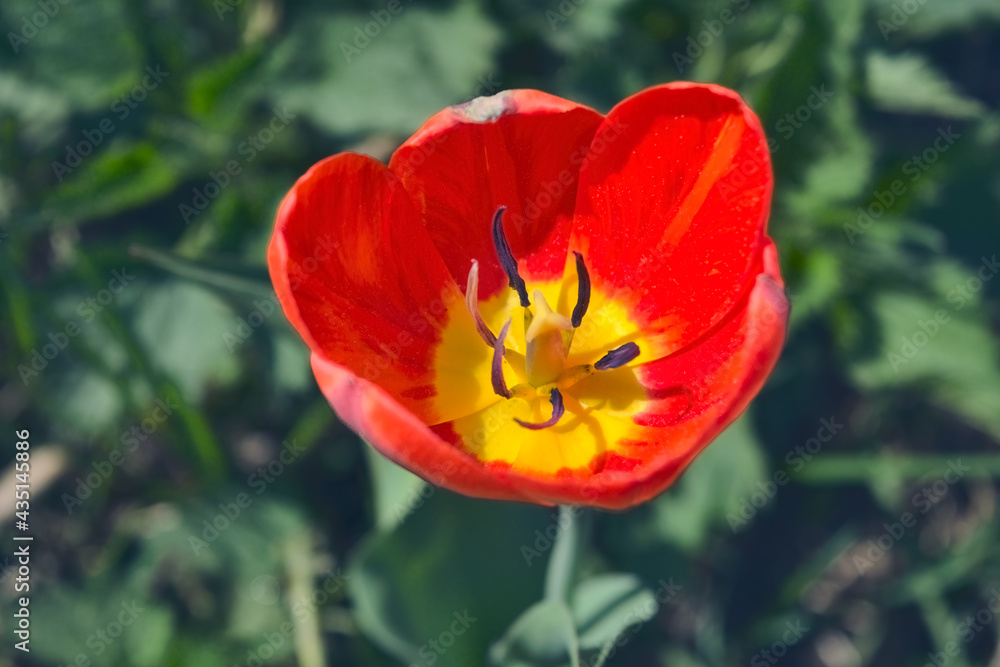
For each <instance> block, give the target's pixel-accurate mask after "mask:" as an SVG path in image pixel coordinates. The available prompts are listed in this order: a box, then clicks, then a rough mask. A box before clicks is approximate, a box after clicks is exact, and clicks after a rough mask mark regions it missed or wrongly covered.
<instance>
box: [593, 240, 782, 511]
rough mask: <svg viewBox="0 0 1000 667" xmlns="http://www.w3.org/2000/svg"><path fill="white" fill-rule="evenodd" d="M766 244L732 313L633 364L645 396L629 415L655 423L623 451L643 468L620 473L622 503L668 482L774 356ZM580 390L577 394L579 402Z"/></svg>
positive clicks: (772, 265) (775, 319)
mask: <svg viewBox="0 0 1000 667" xmlns="http://www.w3.org/2000/svg"><path fill="white" fill-rule="evenodd" d="M766 243H767V245H766V246H765V247H764V250H763V253H762V256H761V257H760V260H759V261H758V263H757V270H758V271H760V273H759V274H758V275H757V277H756V279H755V282H754V287H753V290H752V291H751V292H750V293H749V294H748V295H745V296H744V300H743V301H742V302H741V305H740V306H739V307H738V309H737V310H736V311H735V313H734V314H733V316H732V317H731V318H730V319H728V320H726V321H724V322H722V323H720V324H719V325H718V326H717V327H716V328H715V329H714V330H713V331H711V332H709V334H707V335H706V337H705V338H704V339H703V340H701V341H698V343H697V344H695V345H692V346H690V347H688V348H687V349H685V350H684V351H683V352H681V353H678V354H676V355H673V356H670V357H665V358H662V359H659V360H657V361H653V362H650V363H647V364H643V365H641V366H639V367H638V368H637V369H636V371H635V373H636V378H637V379H638V380H639V383H640V384H641V385H642V386H643V387H644V388H645V390H646V393H647V395H649V396H650V400H649V402H648V404H647V405H646V406H644V407H643V408H642V411H641V412H639V413H638V414H633V415H632V416H631V417H632V420H633V421H634V422H635V423H637V424H640V425H645V426H651V427H656V428H652V429H649V430H647V431H646V435H647V436H652V437H646V438H645V441H644V442H634V443H630V445H631V448H630V451H629V453H630V454H631V455H632V456H634V457H636V458H639V459H641V460H642V466H641V467H638V468H636V469H635V470H634V471H633V472H632V476H631V479H630V480H629V479H627V478H625V477H621V478H620V479H621V482H620V484H621V487H622V490H621V491H620V493H621V494H622V497H621V498H619V499H618V501H619V502H620V503H621V505H620V506H622V507H625V506H629V505H632V504H636V503H640V502H643V501H645V500H648V499H649V498H652V497H653V496H655V495H657V494H658V493H660V492H661V491H662V490H663V489H664V488H666V487H667V486H668V485H669V484H671V483H672V482H673V481H674V479H676V478H677V477H678V476H679V475H680V473H681V472H683V470H684V469H685V468H686V467H687V466H688V464H689V463H691V461H693V460H694V458H695V457H696V456H697V455H698V454H699V453H700V452H701V451H702V449H704V448H705V447H706V446H707V445H708V444H709V443H710V442H711V441H712V440H713V439H715V437H716V436H718V435H719V433H721V432H722V431H723V429H725V428H726V427H727V426H728V425H729V424H730V423H731V422H732V421H733V420H735V419H736V417H738V416H739V414H740V413H741V412H742V411H743V410H744V409H745V408H746V406H747V405H748V404H749V403H750V400H751V399H752V398H753V397H754V396H755V395H756V394H757V392H758V391H759V390H760V388H761V386H763V384H764V380H765V379H766V378H767V376H768V374H770V372H771V369H772V368H773V367H774V364H775V363H776V362H777V359H778V355H779V354H780V352H781V347H782V345H783V344H784V340H785V329H786V323H787V316H788V301H787V298H786V297H785V292H784V289H783V283H782V281H781V276H780V275H779V274H778V262H777V254H776V251H775V249H774V245H773V243H771V242H770V240H769V239H768V240H767V242H766ZM623 370H627V369H623ZM615 372H618V371H615ZM598 379H600V376H599V375H597V376H593V380H594V381H597V380H598ZM589 381H591V379H590V378H588V380H587V382H589ZM581 384H583V383H581ZM582 390H583V388H581V390H578V391H577V392H576V395H577V397H578V398H579V399H580V400H581V402H584V403H585V402H586V397H585V396H581V391H582ZM602 475H603V476H608V475H609V473H608V472H607V471H605V472H604V473H602ZM611 475H615V473H611ZM609 483H610V480H609Z"/></svg>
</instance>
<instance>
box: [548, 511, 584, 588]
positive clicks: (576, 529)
mask: <svg viewBox="0 0 1000 667" xmlns="http://www.w3.org/2000/svg"><path fill="white" fill-rule="evenodd" d="M587 516H588V514H587V511H586V510H585V509H584V508H582V507H571V506H569V505H560V506H559V523H558V526H557V527H558V529H559V532H558V533H557V534H556V539H555V544H554V545H553V546H552V555H551V556H550V557H549V566H548V569H547V570H546V572H545V599H546V600H559V601H562V602H568V601H569V592H570V588H571V587H572V586H573V584H574V582H575V580H576V570H577V567H578V565H579V562H578V561H579V555H580V548H581V547H582V545H583V541H584V536H585V534H586V532H587V531H586V530H585V527H586V526H585V523H586V517H587Z"/></svg>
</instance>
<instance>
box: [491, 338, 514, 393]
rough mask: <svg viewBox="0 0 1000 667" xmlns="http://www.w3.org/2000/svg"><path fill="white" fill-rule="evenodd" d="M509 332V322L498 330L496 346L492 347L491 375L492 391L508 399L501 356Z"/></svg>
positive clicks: (508, 391)
mask: <svg viewBox="0 0 1000 667" xmlns="http://www.w3.org/2000/svg"><path fill="white" fill-rule="evenodd" d="M509 330H510V320H507V323H506V324H504V325H503V328H502V329H500V335H499V336H497V342H496V345H494V346H493V372H492V373H491V375H492V379H493V391H495V392H496V394H497V396H503V397H504V398H510V390H509V389H507V381H506V380H504V377H503V355H504V353H505V351H506V350H505V349H504V346H503V343H504V341H505V340H507V332H508V331H509Z"/></svg>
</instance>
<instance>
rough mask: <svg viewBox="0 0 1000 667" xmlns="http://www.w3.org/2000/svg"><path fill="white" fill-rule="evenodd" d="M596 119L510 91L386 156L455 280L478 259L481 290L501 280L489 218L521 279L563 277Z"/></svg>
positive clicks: (455, 114)
mask: <svg viewBox="0 0 1000 667" xmlns="http://www.w3.org/2000/svg"><path fill="white" fill-rule="evenodd" d="M600 122H601V115H600V114H599V113H597V112H596V111H594V110H592V109H589V108H587V107H584V106H581V105H579V104H575V103H573V102H569V101H567V100H563V99H561V98H558V97H554V96H552V95H547V94H545V93H541V92H538V91H534V90H508V91H504V92H502V93H499V94H497V95H494V96H492V97H483V98H478V99H476V100H473V101H472V102H469V103H467V104H463V105H460V106H457V107H451V108H448V109H445V110H444V111H442V112H441V113H439V114H437V115H435V116H433V117H432V118H430V120H428V121H427V122H426V123H425V124H424V126H423V127H422V128H421V129H420V130H418V131H417V133H416V134H414V135H413V136H412V137H411V138H410V139H409V140H408V141H407V142H406V143H405V144H403V145H402V146H401V147H400V148H399V150H397V151H396V153H395V154H394V155H393V156H392V160H391V161H390V163H389V168H390V169H392V171H393V172H395V173H396V174H398V175H399V176H400V178H402V179H403V182H404V184H405V185H406V189H407V190H408V191H409V192H410V194H411V195H412V197H413V200H414V202H416V204H417V207H418V208H419V209H420V211H421V213H422V214H423V216H424V224H425V225H426V226H427V229H428V230H430V233H431V238H432V239H433V241H434V243H435V245H436V246H437V247H438V249H439V250H440V251H441V255H442V256H443V257H444V261H445V264H446V265H447V266H448V269H449V270H450V271H451V273H452V275H453V276H454V277H455V280H456V281H457V282H458V284H459V285H461V286H463V287H464V286H465V279H466V277H467V276H468V274H469V268H470V266H471V263H472V260H473V259H476V260H479V262H480V265H479V294H480V298H482V299H487V298H489V297H490V296H493V295H494V294H496V293H497V292H499V291H500V290H501V289H503V288H504V287H505V285H506V283H507V280H506V277H505V276H504V273H503V270H502V269H501V268H500V265H499V263H498V262H497V259H496V251H495V250H494V248H493V241H492V239H491V236H490V223H491V222H492V220H493V215H494V213H496V210H497V208H499V207H500V206H506V207H507V213H506V215H505V219H504V229H505V231H506V234H507V239H508V241H509V243H510V246H511V249H512V250H513V253H514V257H516V258H517V259H518V260H519V263H520V271H521V275H522V277H524V278H525V279H527V280H529V281H531V280H546V279H551V278H558V277H560V276H561V275H562V272H563V268H564V266H565V262H566V245H567V242H568V238H569V230H570V226H571V219H572V217H573V207H574V203H575V200H576V186H577V179H578V176H579V170H580V164H581V163H582V162H583V159H584V157H585V155H586V153H587V150H588V147H589V146H590V143H591V140H592V139H593V137H594V131H595V130H596V129H597V126H598V125H599V124H600Z"/></svg>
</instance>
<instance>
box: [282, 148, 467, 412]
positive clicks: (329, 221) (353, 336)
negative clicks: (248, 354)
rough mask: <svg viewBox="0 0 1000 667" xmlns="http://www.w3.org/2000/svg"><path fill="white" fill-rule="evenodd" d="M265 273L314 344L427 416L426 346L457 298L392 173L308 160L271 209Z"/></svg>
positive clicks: (354, 163) (362, 159)
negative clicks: (309, 163)
mask: <svg viewBox="0 0 1000 667" xmlns="http://www.w3.org/2000/svg"><path fill="white" fill-rule="evenodd" d="M268 265H269V267H270V271H271V279H272V281H273V282H274V285H275V290H276V291H277V294H278V298H279V300H280V301H281V304H282V307H283V308H284V310H285V314H286V315H287V317H288V319H289V321H290V322H291V323H292V325H293V326H294V327H295V328H296V329H297V330H298V332H299V334H301V335H302V337H303V338H304V339H305V340H306V342H307V343H308V344H309V347H310V348H311V349H312V350H313V351H314V352H319V353H322V354H323V355H324V356H325V357H327V358H328V359H330V360H332V361H335V362H336V363H338V364H341V365H343V366H344V367H346V368H349V369H350V370H351V371H352V372H353V373H355V374H356V375H359V376H361V377H365V378H367V379H369V380H372V381H373V382H375V383H377V384H378V385H380V386H381V387H383V388H385V389H386V390H388V391H389V392H390V393H392V394H393V395H394V396H396V397H397V399H398V400H400V401H401V402H402V403H403V404H404V405H405V406H406V407H407V408H408V409H410V410H413V411H414V412H416V413H417V414H419V415H420V416H421V417H423V418H426V419H429V420H436V419H438V418H440V417H441V415H437V414H436V413H435V410H434V408H433V407H432V404H433V400H432V399H433V396H434V394H435V391H434V381H435V378H434V374H433V371H432V366H433V363H432V362H433V352H434V345H435V344H436V343H437V341H438V340H440V332H441V330H442V329H443V327H444V325H445V323H446V321H447V318H448V314H447V310H448V307H450V306H452V305H453V304H458V306H460V307H462V308H463V309H464V306H463V305H462V296H461V292H460V291H459V289H458V287H457V286H456V285H455V282H454V280H452V278H451V276H450V274H449V273H448V271H447V269H446V268H445V266H444V263H443V262H442V261H441V257H440V255H439V254H438V253H437V250H436V249H435V248H434V245H433V244H432V243H431V240H430V237H429V236H428V234H427V230H426V229H424V227H423V226H422V225H421V224H420V221H419V218H418V216H417V212H416V210H415V209H414V207H413V204H412V202H411V201H410V198H409V196H408V195H407V193H406V191H405V190H404V189H403V187H402V185H401V184H400V183H399V180H398V179H397V178H396V177H395V176H393V175H392V174H391V173H390V172H389V170H388V169H387V168H386V167H385V165H383V164H381V163H379V162H378V161H376V160H374V159H372V158H370V157H367V156H362V155H356V154H349V153H342V154H340V155H335V156H333V157H330V158H327V159H325V160H323V161H322V162H319V163H318V164H316V165H315V166H313V167H312V169H310V170H309V171H308V172H307V173H306V174H305V175H304V176H303V177H302V178H300V179H299V180H298V182H297V183H296V184H295V186H294V187H293V188H292V190H291V192H289V194H288V195H287V196H286V197H285V199H284V201H283V202H282V204H281V207H280V209H279V210H278V216H277V222H276V226H275V232H274V236H273V237H272V239H271V245H270V247H269V248H268Z"/></svg>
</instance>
